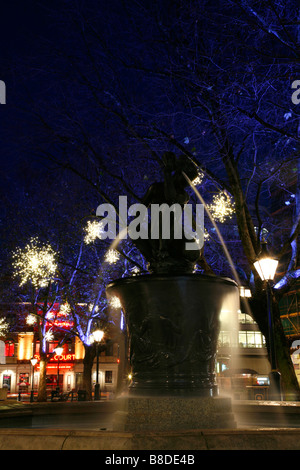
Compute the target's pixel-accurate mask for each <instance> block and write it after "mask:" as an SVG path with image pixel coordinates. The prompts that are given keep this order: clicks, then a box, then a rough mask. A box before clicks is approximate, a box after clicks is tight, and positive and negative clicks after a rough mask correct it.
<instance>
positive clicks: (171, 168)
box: [137, 152, 200, 274]
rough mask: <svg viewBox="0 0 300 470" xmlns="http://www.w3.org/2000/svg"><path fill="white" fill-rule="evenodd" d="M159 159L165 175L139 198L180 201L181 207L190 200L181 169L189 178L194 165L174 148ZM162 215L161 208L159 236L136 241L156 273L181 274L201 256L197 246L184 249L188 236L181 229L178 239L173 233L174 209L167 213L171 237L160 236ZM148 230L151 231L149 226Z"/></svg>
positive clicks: (156, 201) (148, 203) (145, 201)
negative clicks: (176, 152) (177, 153)
mask: <svg viewBox="0 0 300 470" xmlns="http://www.w3.org/2000/svg"><path fill="white" fill-rule="evenodd" d="M162 160H163V174H164V179H163V181H161V182H155V183H153V184H152V185H151V186H150V187H149V189H148V190H147V192H146V194H145V196H144V198H143V199H142V202H143V204H144V205H145V206H146V207H149V206H151V204H159V205H161V204H167V205H168V206H169V207H171V206H172V205H173V204H179V205H180V207H181V209H182V211H183V208H184V205H185V204H187V202H188V201H189V195H188V193H187V191H186V187H187V186H188V182H187V180H186V179H185V176H184V174H183V172H184V173H185V174H186V175H187V176H188V178H189V179H190V180H191V181H192V180H193V179H195V178H196V177H197V174H198V171H197V167H196V165H195V164H194V163H193V162H192V161H191V160H190V159H189V158H188V157H187V156H186V155H184V154H182V155H180V156H179V157H178V158H177V157H176V155H175V154H174V153H173V152H165V153H164V155H163V157H162ZM168 213H169V211H168ZM163 218H164V211H163V209H162V211H161V213H160V220H159V227H160V233H159V239H151V237H150V236H149V240H139V241H138V243H137V247H138V248H139V249H140V250H141V252H142V253H143V254H144V256H145V258H146V259H147V260H148V261H149V270H150V271H152V272H155V273H180V274H184V273H187V272H189V273H191V272H193V269H194V265H195V263H196V262H197V260H198V258H199V256H200V250H187V249H186V246H185V245H186V242H187V241H188V240H187V238H186V237H185V235H184V233H182V237H181V239H176V238H175V237H174V226H175V223H176V220H175V215H174V214H173V213H171V217H170V221H171V222H170V223H171V230H170V239H165V238H163V237H162V234H161V227H162V222H163ZM177 223H178V221H177ZM180 223H182V221H180ZM149 226H150V224H149ZM148 233H149V234H150V233H151V230H149V232H148ZM189 241H190V240H189ZM147 242H149V243H147Z"/></svg>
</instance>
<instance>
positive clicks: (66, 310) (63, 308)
mask: <svg viewBox="0 0 300 470" xmlns="http://www.w3.org/2000/svg"><path fill="white" fill-rule="evenodd" d="M59 312H60V313H61V314H62V315H65V316H67V315H69V314H70V313H71V307H70V304H69V303H68V302H66V303H65V304H62V305H61V306H60V307H59Z"/></svg>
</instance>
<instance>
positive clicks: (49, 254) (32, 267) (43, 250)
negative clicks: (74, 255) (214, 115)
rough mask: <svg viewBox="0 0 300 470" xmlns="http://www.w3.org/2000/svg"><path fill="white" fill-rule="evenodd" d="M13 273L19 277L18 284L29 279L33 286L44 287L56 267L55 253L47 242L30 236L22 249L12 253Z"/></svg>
mask: <svg viewBox="0 0 300 470" xmlns="http://www.w3.org/2000/svg"><path fill="white" fill-rule="evenodd" d="M13 259H14V261H13V267H14V274H15V276H18V277H19V278H20V286H23V285H24V284H26V283H27V282H28V281H31V282H32V284H33V285H34V286H35V287H45V286H46V285H47V283H48V282H49V281H50V280H51V279H52V278H53V276H54V274H55V271H56V269H57V264H56V253H55V251H54V250H53V249H52V248H51V246H50V245H49V244H44V245H43V244H42V243H40V242H39V241H38V239H37V238H31V240H30V242H29V243H28V244H27V245H26V246H25V248H24V249H21V248H18V249H17V250H16V251H15V252H14V253H13Z"/></svg>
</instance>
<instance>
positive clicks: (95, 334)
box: [92, 330, 104, 400]
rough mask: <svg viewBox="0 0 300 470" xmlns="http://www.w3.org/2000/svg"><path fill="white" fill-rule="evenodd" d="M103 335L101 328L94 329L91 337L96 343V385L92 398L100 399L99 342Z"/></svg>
mask: <svg viewBox="0 0 300 470" xmlns="http://www.w3.org/2000/svg"><path fill="white" fill-rule="evenodd" d="M103 336H104V331H102V330H95V331H94V332H93V334H92V338H93V340H94V341H95V343H96V354H97V369H96V385H95V393H94V400H100V398H101V395H100V384H99V344H100V342H101V340H102V338H103Z"/></svg>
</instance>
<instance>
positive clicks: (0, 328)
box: [0, 318, 9, 336]
mask: <svg viewBox="0 0 300 470" xmlns="http://www.w3.org/2000/svg"><path fill="white" fill-rule="evenodd" d="M8 329H9V324H8V323H7V322H6V321H5V318H0V336H1V335H5V334H6V333H7V332H8Z"/></svg>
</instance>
